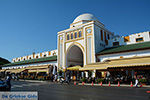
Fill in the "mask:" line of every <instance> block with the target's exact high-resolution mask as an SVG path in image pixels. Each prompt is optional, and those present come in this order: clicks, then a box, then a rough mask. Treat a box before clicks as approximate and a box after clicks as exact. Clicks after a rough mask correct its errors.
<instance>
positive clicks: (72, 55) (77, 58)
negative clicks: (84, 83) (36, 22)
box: [66, 45, 84, 80]
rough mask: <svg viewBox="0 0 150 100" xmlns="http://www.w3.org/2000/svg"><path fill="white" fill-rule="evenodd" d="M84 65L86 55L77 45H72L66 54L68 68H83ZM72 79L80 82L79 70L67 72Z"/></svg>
mask: <svg viewBox="0 0 150 100" xmlns="http://www.w3.org/2000/svg"><path fill="white" fill-rule="evenodd" d="M83 65H84V54H83V51H82V49H81V48H80V47H79V46H77V45H72V46H70V48H68V50H67V54H66V67H67V68H70V67H74V66H81V67H83ZM67 74H69V76H70V78H71V79H73V80H79V79H80V77H81V72H79V71H78V70H69V71H67Z"/></svg>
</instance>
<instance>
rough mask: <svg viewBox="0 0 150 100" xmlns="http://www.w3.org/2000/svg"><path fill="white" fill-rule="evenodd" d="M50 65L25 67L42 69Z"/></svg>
mask: <svg viewBox="0 0 150 100" xmlns="http://www.w3.org/2000/svg"><path fill="white" fill-rule="evenodd" d="M49 66H50V65H41V66H29V67H27V68H26V69H43V68H49Z"/></svg>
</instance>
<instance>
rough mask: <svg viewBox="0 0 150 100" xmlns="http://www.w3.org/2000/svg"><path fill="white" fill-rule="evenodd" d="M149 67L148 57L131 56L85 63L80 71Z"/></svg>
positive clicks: (149, 60)
mask: <svg viewBox="0 0 150 100" xmlns="http://www.w3.org/2000/svg"><path fill="white" fill-rule="evenodd" d="M139 66H140V67H141V66H149V67H150V57H149V56H147V57H134V58H133V57H132V58H121V59H114V60H108V61H106V62H97V63H91V64H87V65H85V66H84V67H83V68H80V69H79V70H81V71H84V70H85V71H86V70H107V69H108V68H119V67H139Z"/></svg>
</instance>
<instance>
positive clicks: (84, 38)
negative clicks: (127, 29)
mask: <svg viewBox="0 0 150 100" xmlns="http://www.w3.org/2000/svg"><path fill="white" fill-rule="evenodd" d="M149 61H150V32H142V33H134V34H131V35H129V36H118V35H115V34H114V33H113V32H110V31H109V30H108V29H106V27H105V25H104V24H102V23H101V22H100V21H99V20H98V19H97V18H96V17H94V16H93V15H92V14H82V15H80V16H78V17H77V18H76V19H75V20H74V21H73V23H72V24H70V28H68V29H66V30H63V31H60V32H58V66H59V68H62V69H64V70H70V71H71V76H72V77H71V79H73V80H78V78H82V77H86V78H88V77H89V72H90V73H91V71H92V76H91V75H90V76H91V77H93V78H95V77H97V78H102V77H103V78H107V77H108V78H112V77H113V78H114V77H118V76H119V77H123V78H124V79H125V78H126V79H127V78H128V77H129V78H135V77H137V75H141V77H144V78H147V79H148V78H149V77H150V73H149V67H150V62H149Z"/></svg>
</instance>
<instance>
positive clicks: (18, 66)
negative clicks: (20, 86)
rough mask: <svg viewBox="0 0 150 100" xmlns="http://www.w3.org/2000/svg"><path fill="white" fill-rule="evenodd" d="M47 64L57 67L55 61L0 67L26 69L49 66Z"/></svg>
mask: <svg viewBox="0 0 150 100" xmlns="http://www.w3.org/2000/svg"><path fill="white" fill-rule="evenodd" d="M49 64H50V65H54V66H58V64H57V61H51V62H42V63H33V64H25V65H14V66H8V67H2V69H16V68H26V67H29V66H40V65H49Z"/></svg>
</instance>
